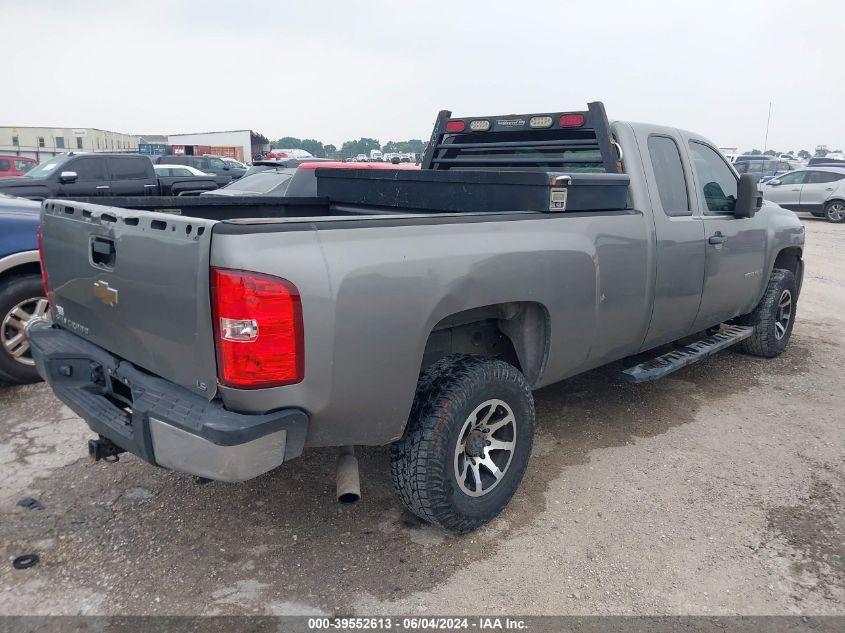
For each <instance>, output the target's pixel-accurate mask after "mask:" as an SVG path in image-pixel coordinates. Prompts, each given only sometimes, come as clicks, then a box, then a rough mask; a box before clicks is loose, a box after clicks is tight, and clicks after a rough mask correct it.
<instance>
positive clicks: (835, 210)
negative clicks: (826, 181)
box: [824, 200, 845, 224]
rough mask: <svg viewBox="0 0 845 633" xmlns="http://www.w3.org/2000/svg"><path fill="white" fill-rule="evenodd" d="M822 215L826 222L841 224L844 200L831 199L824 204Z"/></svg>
mask: <svg viewBox="0 0 845 633" xmlns="http://www.w3.org/2000/svg"><path fill="white" fill-rule="evenodd" d="M824 217H825V218H827V221H828V222H833V223H834V224H841V223H842V222H845V202H843V201H842V200H831V201H830V202H828V203H827V204H826V205H824Z"/></svg>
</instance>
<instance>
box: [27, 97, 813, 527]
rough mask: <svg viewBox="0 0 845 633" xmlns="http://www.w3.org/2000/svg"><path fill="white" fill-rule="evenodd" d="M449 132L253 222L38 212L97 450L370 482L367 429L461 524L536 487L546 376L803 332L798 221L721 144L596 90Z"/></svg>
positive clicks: (351, 483)
mask: <svg viewBox="0 0 845 633" xmlns="http://www.w3.org/2000/svg"><path fill="white" fill-rule="evenodd" d="M538 141H542V145H543V148H542V151H537V150H536V147H537V144H538ZM431 147H433V148H434V149H433V150H431V151H429V152H428V153H426V155H425V158H424V160H423V164H422V169H418V170H417V169H406V170H402V169H397V168H395V167H391V168H388V169H337V168H323V167H324V165H321V166H320V167H321V168H317V169H316V173H315V177H316V179H317V189H318V191H319V193H320V196H319V197H311V198H303V197H287V198H278V199H276V200H277V201H276V202H275V203H267V204H264V205H258V204H256V200H257V199H256V198H245V199H244V200H246V201H248V204H246V205H245V206H244V208H243V209H241V210H240V211H239V209H238V204H237V199H233V200H232V201H229V200H220V201H219V203H218V202H217V201H215V204H213V205H209V204H208V203H210V202H211V200H203V199H202V198H211V197H210V196H201V197H199V198H193V199H191V201H192V203H196V204H197V205H198V206H195V207H191V206H186V207H185V208H182V209H181V214H179V215H173V214H165V213H150V212H146V211H139V210H136V209H129V210H124V209H120V208H109V209H106V208H103V207H102V206H99V205H96V204H81V205H80V204H73V205H66V204H63V203H62V201H48V202H47V203H45V204H44V206H43V209H42V230H43V233H44V237H43V240H44V257H43V262H44V266H45V268H46V271H47V283H48V287H49V295H48V296H49V297H50V301H51V306H52V307H51V314H52V315H53V320H54V325H50V324H49V323H46V322H43V321H36V322H35V323H33V324H32V325H30V326H29V327H28V328H27V330H28V333H29V335H30V341H31V344H32V347H33V354H34V358H35V361H36V366H37V368H38V371H39V373H40V374H41V375H42V376H43V377H44V378H45V379H46V380H47V381H48V382H49V383H50V386H51V387H52V389H53V391H54V392H55V393H56V395H57V396H58V397H59V398H60V399H61V400H62V401H63V402H65V403H66V404H67V406H69V407H70V408H71V409H73V410H74V411H75V412H76V413H77V414H78V415H79V416H80V417H82V418H83V419H84V420H85V421H86V422H87V423H88V425H89V426H90V427H91V429H92V430H93V431H94V432H95V433H96V434H97V438H96V439H93V440H92V441H91V442H90V443H89V451H90V454H91V455H92V456H93V457H94V458H95V459H96V458H104V457H112V456H114V455H117V454H119V453H120V452H123V451H130V452H132V453H134V454H135V455H138V456H139V457H141V458H142V459H145V460H147V461H148V462H150V463H152V464H156V465H158V466H162V467H165V468H170V469H175V470H179V471H184V472H188V473H192V474H195V475H199V476H202V477H209V478H213V479H218V480H224V481H240V480H245V479H249V478H252V477H255V476H257V475H259V474H261V473H264V472H267V471H269V470H272V469H274V468H276V467H277V466H279V465H280V464H281V463H283V462H286V461H290V460H292V459H294V458H295V457H297V456H298V455H300V453H301V452H302V450H303V448H304V447H306V446H340V447H344V448H343V449H342V452H341V457H342V459H341V460H340V461H339V468H338V470H339V472H338V490H337V492H338V496H339V498H354V497H356V496H357V495H358V494H359V493H360V491H359V490H358V488H357V486H356V485H355V482H356V481H357V477H356V476H355V475H356V474H357V470H356V469H357V466H356V462H355V459H354V457H353V456H352V454H351V453H352V446H354V445H384V444H390V445H391V449H390V460H391V473H392V477H393V482H394V487H395V489H396V491H397V492H398V495H399V497H400V499H401V500H402V502H403V503H404V504H405V505H406V506H407V507H408V508H409V509H410V510H411V511H412V512H414V513H415V514H417V515H418V516H419V517H421V518H422V519H423V520H425V521H428V522H431V523H434V524H437V525H439V526H441V527H443V528H445V529H448V530H452V531H455V532H466V531H469V530H472V529H475V528H478V527H479V526H481V525H483V524H484V523H486V522H488V521H490V520H491V519H492V518H493V517H495V516H496V515H497V514H498V513H499V512H500V511H501V510H502V508H503V507H504V506H505V505H506V504H507V503H508V501H509V500H510V498H511V496H512V495H513V494H514V492H515V491H516V489H517V487H518V485H519V483H520V481H521V479H522V476H523V473H524V471H525V469H526V467H527V465H528V460H529V455H530V453H531V447H532V442H533V434H534V401H533V398H532V395H531V391H532V390H533V389H538V388H540V387H543V386H545V385H548V384H551V383H554V382H556V381H559V380H562V379H565V378H568V377H571V376H574V375H576V374H579V373H581V372H584V371H587V370H590V369H592V368H594V367H597V366H600V365H603V364H605V363H609V362H611V361H616V360H620V359H623V358H626V357H631V356H633V355H638V354H644V353H645V352H650V356H651V357H650V358H649V359H648V360H647V361H646V362H641V363H640V364H638V365H634V366H633V367H629V368H628V369H625V370H624V371H623V373H622V375H623V376H624V377H625V378H626V379H627V380H630V381H632V382H643V381H648V380H655V379H657V378H660V377H662V376H664V375H667V374H668V373H670V372H672V371H675V370H678V369H681V368H682V367H685V366H686V365H688V364H690V363H691V362H694V361H695V360H698V359H700V358H702V357H704V356H706V355H708V354H711V353H714V352H716V351H718V350H720V349H723V348H726V347H728V346H734V345H737V346H739V347H740V348H741V349H743V350H744V351H745V352H747V353H750V354H754V355H757V356H762V357H768V358H770V357H775V356H778V355H779V354H780V353H782V352H783V351H784V350H785V349H786V347H787V345H788V343H789V339H790V334H791V331H792V327H793V324H794V321H795V314H796V312H795V308H796V302H797V300H798V296H799V292H800V289H801V280H802V275H803V260H802V252H803V247H804V227H803V225H802V224H801V222H800V221H799V220H798V219H797V218H796V217H795V215H794V214H793V213H791V212H789V211H787V210H785V209H782V208H780V207H778V206H777V205H775V204H772V203H769V202H766V203H763V201H762V196H761V195H760V193H759V191H758V189H757V183H756V180H755V178H754V177H753V176H750V175H748V174H742V175H740V176H738V175H737V173H736V172H735V171H734V170H733V169H732V168H731V166H730V165H729V164H728V163H727V162H726V161H725V159H724V158H723V157H722V155H721V154H720V153H719V152H718V150H717V149H716V148H715V145H713V144H712V143H711V142H710V141H708V140H707V139H705V138H704V137H702V136H700V135H698V134H695V133H693V132H685V131H681V130H678V129H677V128H675V127H663V126H655V125H647V124H641V123H627V122H616V123H614V124H613V126H612V127H611V126H610V125H609V124H608V122H607V118H606V116H605V114H604V107H603V106H602V104H601V103H592V104H590V105H589V107H588V109H587V110H584V111H576V112H571V111H570V112H556V113H540V114H525V115H512V116H508V117H493V116H491V117H473V118H453V117H451V113H449V112H441V114H440V116H439V117H438V119H437V123H436V127H435V130H434V133H433V135H432V145H431ZM302 168H303V167H300V169H302ZM288 192H290V186H289V187H288ZM203 204H205V205H206V208H208V209H211V208H212V207H216V208H217V209H218V211H219V210H220V209H221V208H225V211H226V212H227V214H228V215H227V216H224V219H222V220H221V219H219V218H220V217H221V216H220V215H219V212H218V213H215V215H213V216H211V217H214V218H215V219H209V216H204V211H203V210H201V208H202V207H201V205H203ZM259 208H260V209H261V211H260V215H256V212H257V210H258V209H259ZM130 220H131V221H130ZM169 308H172V309H169ZM687 337H691V338H689V339H687ZM681 339H684V340H685V341H686V342H685V344H684V345H683V346H675V347H672V348H671V349H670V350H669V351H668V352H665V353H664V350H663V349H661V346H663V345H667V344H671V343H673V342H676V341H679V340H681Z"/></svg>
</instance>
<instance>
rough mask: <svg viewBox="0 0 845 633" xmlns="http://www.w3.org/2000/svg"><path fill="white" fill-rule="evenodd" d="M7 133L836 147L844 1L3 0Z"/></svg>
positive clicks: (844, 128)
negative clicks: (596, 134) (661, 128)
mask: <svg viewBox="0 0 845 633" xmlns="http://www.w3.org/2000/svg"><path fill="white" fill-rule="evenodd" d="M0 19H2V23H3V27H4V28H3V42H4V49H5V50H6V51H7V52H8V51H14V54H13V55H12V57H11V59H10V60H7V61H6V62H4V63H3V64H2V66H0V68H2V70H0V73H2V76H3V81H2V82H0V85H2V89H0V93H2V95H3V99H2V104H3V105H2V107H0V125H18V126H23V125H37V126H57V127H58V126H61V127H65V126H67V127H98V128H104V129H108V130H113V131H118V132H130V133H151V134H152V133H163V134H166V133H178V132H204V131H210V130H228V129H243V128H250V129H252V130H255V131H256V132H260V133H262V134H264V135H265V136H268V137H269V138H271V139H275V138H278V137H280V136H296V137H300V138H305V137H307V138H316V139H318V140H321V141H323V142H328V143H334V144H336V145H339V144H340V143H342V142H343V141H344V140H348V139H351V138H358V137H361V136H370V137H375V138H378V139H379V140H381V141H382V142H386V141H388V140H405V139H408V138H424V139H425V138H427V137H428V135H429V134H430V131H431V124H432V122H433V120H434V118H435V116H436V114H437V112H438V110H441V109H450V110H452V111H453V112H454V113H455V115H456V116H461V115H464V116H471V115H485V114H486V115H494V114H509V113H529V112H543V111H559V110H566V109H583V108H584V107H585V103H586V102H587V101H591V100H601V101H604V102H605V105H606V107H607V111H608V114H609V116H610V117H611V118H614V119H626V120H636V121H647V122H652V123H660V124H665V125H673V126H678V127H683V128H688V129H692V130H695V131H696V132H699V133H701V134H704V135H705V136H707V137H709V138H710V139H711V140H713V141H714V142H715V143H717V144H719V145H720V146H738V147H739V148H740V149H746V150H747V149H751V148H752V147H756V148H759V149H763V142H764V136H765V131H766V115H767V111H768V107H769V102H770V101H771V102H772V104H773V105H772V118H771V128H770V132H769V140H768V146H769V148H774V149H778V150H787V149H791V150H795V149H809V150H811V151H812V150H813V149H814V148H815V146H816V145H817V144H820V143H825V144H827V145H828V146H829V148H830V149H831V150H834V149H845V113H844V112H843V105H845V82H843V81H842V73H841V72H840V68H841V66H842V62H843V50H845V49H843V37H842V36H843V30H845V1H843V0H831V1H828V2H824V1H818V2H812V1H809V2H799V1H798V0H787V1H780V0H765V1H762V2H758V1H747V0H745V1H742V2H736V1H725V2H721V1H718V0H715V1H714V0H708V1H705V2H701V1H697V2H686V1H684V0H676V1H675V2H647V1H642V0H640V1H620V2H617V1H615V0H614V1H610V0H581V1H578V2H568V1H566V2H565V1H557V2H554V1H549V2H545V1H532V0H523V1H521V2H513V1H511V2H500V1H497V0H460V1H458V0H451V1H442V2H441V1H440V0H425V1H419V2H405V1H402V0H388V1H383V2H382V1H375V0H373V1H368V0H355V1H354V2H348V1H341V0H338V1H335V2H318V1H315V0H310V1H305V0H301V1H300V2H285V1H283V0H272V1H266V2H265V1H263V0H261V1H253V0H240V1H232V0H226V1H217V0H203V1H202V2H200V1H194V0H166V1H163V2H159V1H158V0H148V1H144V2H131V3H130V2H122V1H121V2H119V1H117V0H112V1H107V2H100V1H90V0H74V1H73V2H68V1H67V0H63V1H54V0H41V1H39V2H21V1H20V0H0Z"/></svg>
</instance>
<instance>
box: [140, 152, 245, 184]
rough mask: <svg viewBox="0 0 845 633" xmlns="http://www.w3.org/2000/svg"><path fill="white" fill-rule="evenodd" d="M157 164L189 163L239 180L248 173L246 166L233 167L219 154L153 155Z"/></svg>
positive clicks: (209, 171) (212, 172)
mask: <svg viewBox="0 0 845 633" xmlns="http://www.w3.org/2000/svg"><path fill="white" fill-rule="evenodd" d="M151 158H152V159H153V161H154V162H155V164H156V165H188V166H189V167H195V168H196V169H199V170H200V171H204V172H205V173H207V174H215V175H217V176H229V177H230V178H231V179H232V180H237V179H238V178H240V177H241V176H243V175H244V174H245V173H246V168H245V167H244V168H241V167H232V166H231V165H227V164H226V163H225V162H224V161H223V159H222V158H219V157H217V156H187V155H185V154H168V155H167V156H153V157H151Z"/></svg>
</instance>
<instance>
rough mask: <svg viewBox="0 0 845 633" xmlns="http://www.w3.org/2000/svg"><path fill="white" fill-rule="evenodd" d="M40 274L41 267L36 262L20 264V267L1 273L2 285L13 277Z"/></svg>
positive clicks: (0, 280) (0, 281)
mask: <svg viewBox="0 0 845 633" xmlns="http://www.w3.org/2000/svg"><path fill="white" fill-rule="evenodd" d="M40 274H41V266H40V265H39V264H38V263H36V262H28V263H26V264H20V265H19V266H14V267H13V268H9V269H8V270H4V271H3V272H0V283H2V282H4V281H6V280H7V279H11V278H12V277H19V276H21V275H40Z"/></svg>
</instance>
